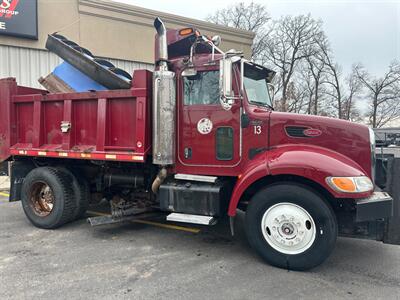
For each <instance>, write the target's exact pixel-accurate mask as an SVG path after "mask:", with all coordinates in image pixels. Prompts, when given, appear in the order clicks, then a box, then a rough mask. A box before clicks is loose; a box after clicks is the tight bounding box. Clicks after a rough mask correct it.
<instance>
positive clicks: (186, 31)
mask: <svg viewBox="0 0 400 300" xmlns="http://www.w3.org/2000/svg"><path fill="white" fill-rule="evenodd" d="M192 33H193V28H184V29H181V30H179V35H189V34H192Z"/></svg>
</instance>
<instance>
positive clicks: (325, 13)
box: [116, 0, 400, 75]
mask: <svg viewBox="0 0 400 300" xmlns="http://www.w3.org/2000/svg"><path fill="white" fill-rule="evenodd" d="M116 1H119V2H125V3H128V4H133V5H137V6H141V7H146V8H150V9H154V10H159V11H164V12H168V13H173V14H177V15H181V16H186V17H190V18H195V19H204V18H206V17H207V15H209V14H210V13H213V12H214V11H215V10H217V9H222V8H225V7H227V6H229V5H230V4H231V3H235V2H236V1H232V0H201V1H187V0H186V1H184V0H175V1H174V0H170V1H160V0H116ZM242 1H243V2H251V1H246V0H242ZM237 2H240V1H237ZM255 2H258V3H262V4H265V5H266V6H267V9H268V11H269V12H270V14H271V16H272V18H274V19H278V18H279V17H280V16H282V15H286V14H291V15H296V14H306V13H311V15H312V16H313V17H314V18H317V19H321V20H322V21H323V22H324V29H325V32H326V33H327V35H328V37H329V40H330V42H331V45H332V48H333V50H334V54H335V57H336V59H337V61H338V62H339V63H340V64H341V65H342V66H343V68H344V71H346V72H347V71H348V70H349V69H350V67H351V65H352V64H353V63H355V62H359V61H360V62H362V63H363V64H364V65H365V66H366V67H367V68H368V69H369V70H370V72H371V73H374V74H376V75H381V74H382V73H383V72H385V70H386V68H387V66H388V64H389V62H390V61H391V60H393V59H395V58H397V59H400V0H391V1H389V0H381V1H379V0H375V1H371V0H364V1H361V0H347V1H346V0H335V1H332V0H263V1H255Z"/></svg>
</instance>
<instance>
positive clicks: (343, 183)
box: [326, 176, 374, 193]
mask: <svg viewBox="0 0 400 300" xmlns="http://www.w3.org/2000/svg"><path fill="white" fill-rule="evenodd" d="M326 182H327V183H328V184H329V186H330V187H332V188H333V189H334V190H336V191H338V192H342V193H365V192H369V191H372V190H373V189H374V185H373V184H372V182H371V180H370V179H369V178H368V177H367V176H357V177H327V178H326Z"/></svg>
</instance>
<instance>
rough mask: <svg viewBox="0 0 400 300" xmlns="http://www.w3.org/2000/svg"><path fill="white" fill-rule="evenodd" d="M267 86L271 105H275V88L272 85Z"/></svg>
mask: <svg viewBox="0 0 400 300" xmlns="http://www.w3.org/2000/svg"><path fill="white" fill-rule="evenodd" d="M267 86H268V92H269V97H270V98H271V103H274V98H275V86H274V85H273V84H271V83H267Z"/></svg>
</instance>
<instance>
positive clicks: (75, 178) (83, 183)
mask: <svg viewBox="0 0 400 300" xmlns="http://www.w3.org/2000/svg"><path fill="white" fill-rule="evenodd" d="M58 169H60V170H61V171H63V172H65V173H67V174H68V175H69V176H71V178H72V190H73V192H74V199H75V205H76V209H75V211H74V215H73V220H78V219H80V218H81V217H82V216H83V215H84V214H85V213H86V211H87V209H88V207H89V199H90V187H89V183H88V182H87V180H86V179H84V178H82V176H79V175H78V174H77V172H73V171H71V170H69V169H67V168H65V167H59V168H58Z"/></svg>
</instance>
